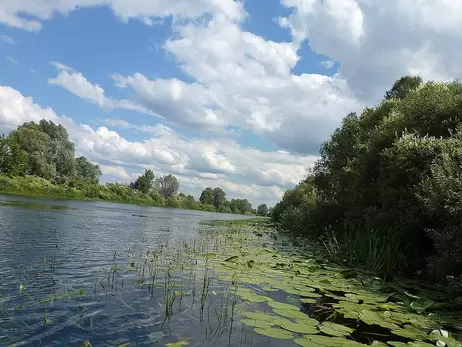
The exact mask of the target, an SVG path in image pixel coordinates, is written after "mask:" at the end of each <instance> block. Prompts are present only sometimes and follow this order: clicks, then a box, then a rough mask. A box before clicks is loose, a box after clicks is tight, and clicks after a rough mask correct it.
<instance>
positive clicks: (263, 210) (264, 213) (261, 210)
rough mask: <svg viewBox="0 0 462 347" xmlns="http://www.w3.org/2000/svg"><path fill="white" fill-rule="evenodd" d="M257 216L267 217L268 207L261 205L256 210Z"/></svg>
mask: <svg viewBox="0 0 462 347" xmlns="http://www.w3.org/2000/svg"><path fill="white" fill-rule="evenodd" d="M257 214H258V215H259V216H264V217H266V216H267V215H268V206H267V205H266V204H261V205H259V206H258V208H257Z"/></svg>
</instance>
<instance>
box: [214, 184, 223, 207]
mask: <svg viewBox="0 0 462 347" xmlns="http://www.w3.org/2000/svg"><path fill="white" fill-rule="evenodd" d="M212 204H213V206H215V208H216V209H217V210H219V209H220V208H222V207H224V206H225V204H226V193H225V191H224V190H223V189H221V188H218V187H217V188H215V189H214V190H213V191H212Z"/></svg>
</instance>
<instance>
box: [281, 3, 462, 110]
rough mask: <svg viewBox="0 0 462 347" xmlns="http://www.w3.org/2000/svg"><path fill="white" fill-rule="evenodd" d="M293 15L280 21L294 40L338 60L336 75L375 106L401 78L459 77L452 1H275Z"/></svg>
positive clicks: (457, 10)
mask: <svg viewBox="0 0 462 347" xmlns="http://www.w3.org/2000/svg"><path fill="white" fill-rule="evenodd" d="M281 3H282V4H284V5H285V6H286V7H289V8H292V9H293V10H294V12H293V13H292V15H290V16H289V17H288V18H283V19H281V20H280V23H281V24H282V25H283V26H285V27H288V28H290V29H291V31H292V34H293V37H294V39H295V40H298V41H301V40H304V39H308V40H309V44H310V47H311V48H312V49H314V50H315V51H316V52H317V53H319V54H322V55H326V56H329V57H331V58H332V59H333V60H335V61H338V62H339V66H340V68H339V77H340V78H343V79H345V80H346V81H347V82H348V85H349V87H350V88H352V90H353V91H354V92H355V94H356V95H357V96H358V97H359V98H361V100H363V101H366V102H368V103H375V102H377V101H378V100H379V98H380V97H381V96H383V94H384V92H385V90H387V89H389V88H390V87H391V86H392V84H393V82H394V81H395V80H396V79H398V78H399V77H401V76H403V75H405V74H409V73H410V74H420V75H422V77H424V78H425V79H437V80H441V79H442V80H450V79H455V78H460V77H462V67H461V65H460V64H459V62H460V60H461V59H462V52H461V51H460V49H458V47H459V43H460V41H461V39H462V33H461V31H460V30H459V29H458V28H459V27H460V20H461V18H462V4H461V3H459V2H457V1H451V0H444V1H434V0H418V1H416V2H406V1H399V0H390V1H368V0H345V1H342V2H341V3H340V2H338V1H336V0H281Z"/></svg>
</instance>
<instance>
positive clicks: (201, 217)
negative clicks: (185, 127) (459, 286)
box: [0, 195, 462, 347]
mask: <svg viewBox="0 0 462 347" xmlns="http://www.w3.org/2000/svg"><path fill="white" fill-rule="evenodd" d="M244 219H246V217H244V216H235V215H228V214H215V213H208V212H198V211H186V210H180V209H161V208H153V207H141V206H134V205H125V204H112V203H106V202H84V201H67V200H57V199H46V198H24V197H13V196H1V195H0V345H1V346H85V347H90V346H94V347H96V346H119V347H121V346H123V347H126V346H167V347H181V346H214V347H215V346H216V347H225V346H255V347H261V346H264V347H279V346H280V347H286V346H287V347H289V346H297V345H298V346H303V347H320V346H332V347H361V346H371V345H374V346H376V347H381V346H382V347H385V346H394V347H400V346H401V347H402V346H408V347H434V346H435V345H437V346H448V347H462V344H461V343H460V342H459V341H461V340H462V334H461V332H462V313H461V312H460V310H455V309H454V307H455V306H454V307H451V306H450V305H448V303H447V302H446V301H445V299H446V296H445V293H442V292H441V291H440V290H439V288H438V287H435V286H434V285H432V284H430V283H423V282H415V281H408V280H405V279H399V278H397V279H396V280H395V281H393V282H390V281H384V280H383V279H381V278H378V277H376V276H374V275H373V274H370V273H367V272H364V271H361V270H360V269H355V268H347V267H345V266H339V265H338V264H339V263H341V260H342V259H341V258H340V259H337V261H336V262H335V263H332V262H330V261H329V260H328V259H327V258H329V257H326V249H325V248H320V247H316V245H314V244H312V243H310V242H309V240H306V239H299V238H294V237H291V236H290V235H286V234H284V233H280V232H278V231H277V230H275V229H274V228H272V226H271V224H270V223H268V220H259V221H258V220H247V221H246V220H244ZM213 220H214V221H213ZM338 256H339V257H340V256H341V254H338Z"/></svg>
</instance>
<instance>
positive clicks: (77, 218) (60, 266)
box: [0, 195, 258, 346]
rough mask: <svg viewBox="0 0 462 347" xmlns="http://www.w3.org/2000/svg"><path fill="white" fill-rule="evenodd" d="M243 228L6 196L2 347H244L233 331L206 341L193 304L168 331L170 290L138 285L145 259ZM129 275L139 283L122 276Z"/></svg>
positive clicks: (2, 203) (192, 214)
mask: <svg viewBox="0 0 462 347" xmlns="http://www.w3.org/2000/svg"><path fill="white" fill-rule="evenodd" d="M239 218H241V219H242V218H244V217H243V216H235V215H229V214H217V213H208V212H201V211H189V210H181V209H163V208H154V207H142V206H135V205H127V204H113V203H106V202H86V201H68V200H57V199H49V198H29V197H27V198H25V197H13V196H4V195H0V345H1V346H4V345H5V346H9V345H16V346H22V345H24V346H39V345H41V346H65V345H69V346H77V345H83V344H84V342H85V341H86V340H88V341H89V342H90V343H91V344H92V345H93V346H104V345H111V346H119V345H124V344H127V343H129V345H130V346H135V345H136V346H144V345H145V346H164V345H166V344H167V343H172V342H175V341H178V340H179V339H181V338H184V337H189V338H191V337H195V342H194V343H193V342H192V341H191V343H190V345H200V346H207V345H210V346H217V345H223V346H226V345H239V344H240V345H246V343H242V342H240V337H239V333H238V332H236V331H235V332H234V334H235V335H236V337H233V336H227V337H226V338H218V337H215V338H213V339H212V338H211V337H210V336H206V335H207V332H206V331H205V330H206V329H205V328H204V327H203V326H204V324H203V323H204V322H203V321H202V319H195V318H196V316H197V315H196V313H197V312H198V311H199V308H198V307H197V305H195V304H194V303H191V302H189V304H188V303H187V300H185V302H184V303H183V305H184V309H176V311H177V312H180V313H182V314H183V317H180V318H179V319H178V318H177V317H176V316H175V314H174V315H173V316H172V318H171V319H170V320H169V322H168V324H166V323H165V322H164V320H165V300H164V299H165V292H164V290H163V289H162V288H156V290H153V289H152V288H154V287H152V288H151V289H149V288H148V287H146V286H136V285H135V284H136V283H135V282H136V281H134V278H135V277H136V275H135V273H136V272H137V271H135V268H134V263H135V260H138V259H139V258H140V257H141V254H143V252H145V251H146V250H153V249H159V248H162V247H166V245H175V244H180V243H183V242H189V243H191V242H194V240H195V239H196V238H197V236H198V230H199V223H200V222H201V221H203V220H212V219H222V220H223V219H239ZM127 266H133V274H132V277H134V278H130V274H131V272H130V271H126V272H125V274H123V275H119V272H120V271H116V270H118V269H120V268H122V267H124V269H125V267H127ZM114 269H115V270H114ZM111 271H112V278H111ZM143 275H144V274H143ZM124 281H125V284H124ZM134 283H135V284H134ZM158 289H159V290H158ZM188 317H189V318H188ZM204 332H205V333H204ZM209 334H210V332H209ZM234 340H236V341H237V342H236V341H234ZM238 340H239V341H238ZM252 343H253V344H254V345H258V341H254V342H252Z"/></svg>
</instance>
